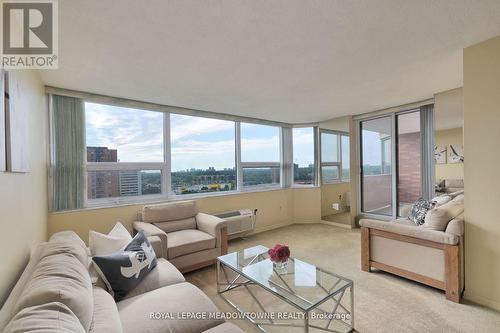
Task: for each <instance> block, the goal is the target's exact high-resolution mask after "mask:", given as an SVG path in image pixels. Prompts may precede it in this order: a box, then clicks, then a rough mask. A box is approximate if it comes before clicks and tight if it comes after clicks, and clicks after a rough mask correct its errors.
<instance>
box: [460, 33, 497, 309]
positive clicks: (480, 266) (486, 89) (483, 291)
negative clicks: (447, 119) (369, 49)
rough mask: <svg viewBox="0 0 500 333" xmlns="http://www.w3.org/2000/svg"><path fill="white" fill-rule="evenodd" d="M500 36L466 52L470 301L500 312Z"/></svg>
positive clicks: (467, 280)
mask: <svg viewBox="0 0 500 333" xmlns="http://www.w3.org/2000/svg"><path fill="white" fill-rule="evenodd" d="M499 144H500V36H498V37H496V38H493V39H490V40H488V41H485V42H483V43H479V44H477V45H473V46H471V47H468V48H466V49H465V50H464V156H465V165H464V181H465V222H466V228H465V249H466V252H465V296H466V298H468V299H470V300H472V301H475V302H478V303H480V304H483V305H487V306H490V307H492V308H495V309H497V310H500V284H499V281H500V217H499V216H500V214H499V209H498V207H499V204H500V176H499V166H500V154H499V153H500V150H499V148H498V145H499Z"/></svg>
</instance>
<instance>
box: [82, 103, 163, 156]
mask: <svg viewBox="0 0 500 333" xmlns="http://www.w3.org/2000/svg"><path fill="white" fill-rule="evenodd" d="M85 126H86V137H87V162H141V163H142V162H163V113H161V112H153V111H145V110H137V109H129V108H123V107H118V106H110V105H103V104H95V103H85Z"/></svg>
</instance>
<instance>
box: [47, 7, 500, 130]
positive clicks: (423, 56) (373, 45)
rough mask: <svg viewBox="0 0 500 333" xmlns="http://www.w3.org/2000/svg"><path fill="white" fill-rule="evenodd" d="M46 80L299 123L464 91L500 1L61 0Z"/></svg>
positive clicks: (495, 24) (492, 31)
mask: <svg viewBox="0 0 500 333" xmlns="http://www.w3.org/2000/svg"><path fill="white" fill-rule="evenodd" d="M59 17H60V22H59V50H60V52H59V69H58V70H54V71H43V73H42V77H43V80H44V81H45V83H46V84H48V85H52V86H56V87H62V88H68V89H74V90H82V91H87V92H93V93H99V94H104V95H110V96H116V97H124V98H129V99H136V100H142V101H147V102H154V103H160V104H167V105H175V106H182V107H188V108H194V109H200V110H206V111H215V112H221V113H229V114H236V115H243V116H250V117H256V118H264V119H269V120H278V121H285V122H291V123H297V122H312V121H322V120H326V119H330V118H334V117H339V116H343V115H348V114H358V113H363V112H368V111H372V110H376V109H380V108H384V107H390V106H395V105H400V104H405V103H409V102H413V101H418V100H422V99H426V98H430V97H432V96H433V94H434V93H435V92H439V91H444V90H448V89H452V88H456V87H459V86H461V85H462V49H463V48H464V47H466V46H469V45H472V44H474V43H477V42H480V41H482V40H485V39H488V38H491V37H493V36H496V35H499V34H500V19H499V18H500V1H498V0H440V1H435V0H418V1H417V0H414V1H404V0H377V1H373V0H364V1H361V0H358V1H354V0H353V1H346V0H316V1H304V0H276V1H268V0H252V1H243V0H225V1H224V0H206V1H201V0H198V1H194V0H175V1H174V0H171V1H165V0H149V1H141V2H139V1H135V0H106V1H102V0H85V1H59Z"/></svg>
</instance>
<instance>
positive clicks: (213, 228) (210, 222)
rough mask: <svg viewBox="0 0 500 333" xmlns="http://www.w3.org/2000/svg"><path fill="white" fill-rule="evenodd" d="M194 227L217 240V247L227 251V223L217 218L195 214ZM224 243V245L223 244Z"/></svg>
mask: <svg viewBox="0 0 500 333" xmlns="http://www.w3.org/2000/svg"><path fill="white" fill-rule="evenodd" d="M196 227H197V228H198V229H199V230H201V231H203V232H206V233H207V234H209V235H212V236H213V237H215V238H216V239H217V247H222V248H224V247H225V248H226V250H227V222H226V221H225V220H223V219H221V218H218V217H217V216H213V215H209V214H205V213H198V214H196ZM224 243H225V244H224Z"/></svg>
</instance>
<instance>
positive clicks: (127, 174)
mask: <svg viewBox="0 0 500 333" xmlns="http://www.w3.org/2000/svg"><path fill="white" fill-rule="evenodd" d="M141 194H142V181H141V175H140V172H139V171H120V196H121V197H129V196H136V195H141Z"/></svg>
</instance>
